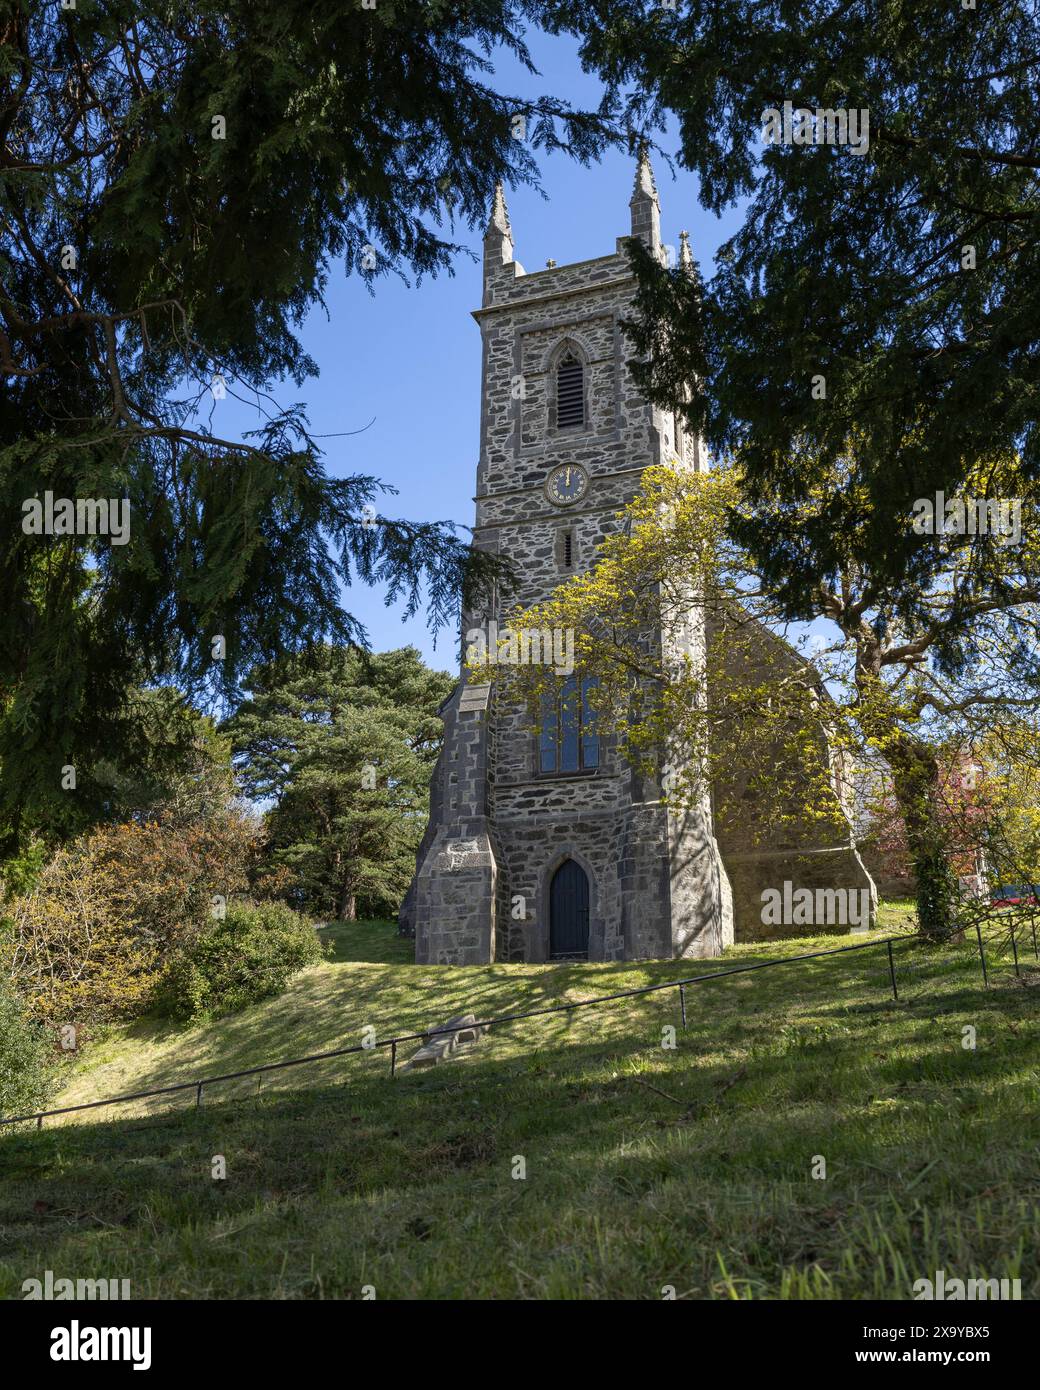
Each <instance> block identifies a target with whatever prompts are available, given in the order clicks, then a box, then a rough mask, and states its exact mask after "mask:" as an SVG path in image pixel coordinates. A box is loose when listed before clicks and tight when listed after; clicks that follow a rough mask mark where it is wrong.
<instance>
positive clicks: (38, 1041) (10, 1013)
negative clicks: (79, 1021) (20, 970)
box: [0, 979, 50, 1117]
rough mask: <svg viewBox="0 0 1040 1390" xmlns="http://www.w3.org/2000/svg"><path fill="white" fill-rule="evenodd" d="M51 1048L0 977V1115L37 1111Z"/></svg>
mask: <svg viewBox="0 0 1040 1390" xmlns="http://www.w3.org/2000/svg"><path fill="white" fill-rule="evenodd" d="M49 1051H50V1049H49V1048H48V1045H47V1042H46V1040H45V1038H44V1035H43V1030H42V1029H41V1028H40V1026H39V1025H38V1024H36V1023H33V1022H32V1021H31V1020H30V1019H29V1017H28V1015H27V1013H26V1011H25V1007H24V1005H23V1004H22V1001H21V1000H20V999H19V997H18V995H17V994H16V993H15V992H14V990H12V989H11V987H10V985H9V984H8V983H7V981H6V980H3V979H0V1117H3V1116H9V1115H21V1114H25V1113H27V1112H29V1111H33V1110H38V1109H39V1108H40V1107H41V1106H42V1105H43V1103H44V1101H45V1100H46V1099H47V1094H48V1092H49V1090H50V1074H49V1066H48V1056H49Z"/></svg>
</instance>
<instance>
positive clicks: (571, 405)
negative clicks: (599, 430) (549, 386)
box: [556, 353, 585, 430]
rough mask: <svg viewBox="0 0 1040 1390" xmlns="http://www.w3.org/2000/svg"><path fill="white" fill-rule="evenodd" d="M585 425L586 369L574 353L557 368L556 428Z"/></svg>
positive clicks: (563, 428) (568, 355)
mask: <svg viewBox="0 0 1040 1390" xmlns="http://www.w3.org/2000/svg"><path fill="white" fill-rule="evenodd" d="M584 423H585V369H584V368H583V367H582V365H581V363H580V362H579V361H578V359H577V358H576V357H575V356H574V355H573V353H568V354H567V356H566V357H564V358H562V359H561V361H560V364H559V366H558V367H557V368H556V428H557V429H558V430H565V429H568V428H569V427H572V426H574V425H583V424H584Z"/></svg>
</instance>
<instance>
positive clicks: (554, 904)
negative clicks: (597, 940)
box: [549, 859, 589, 960]
mask: <svg viewBox="0 0 1040 1390" xmlns="http://www.w3.org/2000/svg"><path fill="white" fill-rule="evenodd" d="M588 958H589V880H588V875H587V874H586V873H585V870H584V869H583V868H582V867H581V865H580V864H578V863H576V862H575V861H574V860H573V859H565V860H564V861H563V863H562V864H561V865H560V867H559V868H558V869H557V870H556V872H555V873H554V874H553V878H552V883H551V884H550V886H549V959H550V960H588Z"/></svg>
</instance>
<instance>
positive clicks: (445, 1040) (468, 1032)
mask: <svg viewBox="0 0 1040 1390" xmlns="http://www.w3.org/2000/svg"><path fill="white" fill-rule="evenodd" d="M484 1031H485V1029H484V1028H483V1027H481V1026H480V1025H478V1023H477V1016H476V1014H459V1016H458V1017H457V1018H449V1019H448V1021H447V1023H440V1024H435V1025H434V1026H433V1027H432V1028H428V1029H426V1031H425V1032H424V1034H423V1037H424V1038H425V1039H426V1041H425V1042H424V1043H423V1045H422V1047H420V1048H419V1050H418V1052H416V1053H415V1054H414V1056H412V1057H411V1058H409V1060H408V1061H407V1062H406V1063H405V1064H404V1066H403V1067H402V1068H401V1070H402V1071H419V1070H421V1069H422V1068H423V1067H435V1066H436V1065H437V1063H438V1062H443V1061H444V1060H445V1058H447V1057H450V1056H451V1054H452V1053H453V1052H454V1051H455V1049H456V1048H457V1047H459V1046H460V1045H463V1044H472V1043H475V1042H477V1041H478V1040H479V1038H480V1035H481V1033H483V1032H484Z"/></svg>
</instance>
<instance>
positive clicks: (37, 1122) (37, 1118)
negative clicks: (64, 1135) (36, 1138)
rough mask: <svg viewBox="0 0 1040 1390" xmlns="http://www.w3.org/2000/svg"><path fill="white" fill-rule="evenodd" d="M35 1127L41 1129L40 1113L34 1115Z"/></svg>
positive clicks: (41, 1117)
mask: <svg viewBox="0 0 1040 1390" xmlns="http://www.w3.org/2000/svg"><path fill="white" fill-rule="evenodd" d="M36 1128H37V1129H42V1128H43V1116H42V1115H37V1116H36Z"/></svg>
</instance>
